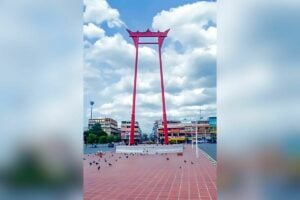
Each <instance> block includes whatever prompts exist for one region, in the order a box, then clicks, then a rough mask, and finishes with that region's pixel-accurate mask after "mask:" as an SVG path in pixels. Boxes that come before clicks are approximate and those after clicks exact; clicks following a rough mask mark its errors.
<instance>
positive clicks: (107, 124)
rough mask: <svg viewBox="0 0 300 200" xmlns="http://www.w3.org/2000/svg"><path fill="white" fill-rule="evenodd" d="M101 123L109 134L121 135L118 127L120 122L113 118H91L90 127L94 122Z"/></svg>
mask: <svg viewBox="0 0 300 200" xmlns="http://www.w3.org/2000/svg"><path fill="white" fill-rule="evenodd" d="M97 123H99V124H100V125H101V127H102V129H103V131H105V132H106V133H107V134H108V135H120V130H119V129H118V122H117V121H116V120H114V119H112V118H99V119H89V128H91V127H92V126H93V125H94V124H97Z"/></svg>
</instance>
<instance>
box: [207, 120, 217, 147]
mask: <svg viewBox="0 0 300 200" xmlns="http://www.w3.org/2000/svg"><path fill="white" fill-rule="evenodd" d="M208 123H209V127H210V128H209V133H210V136H211V141H212V142H217V117H209V118H208Z"/></svg>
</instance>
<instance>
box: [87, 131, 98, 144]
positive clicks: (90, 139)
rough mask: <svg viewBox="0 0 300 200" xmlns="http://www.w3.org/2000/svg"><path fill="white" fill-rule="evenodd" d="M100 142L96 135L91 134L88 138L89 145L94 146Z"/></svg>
mask: <svg viewBox="0 0 300 200" xmlns="http://www.w3.org/2000/svg"><path fill="white" fill-rule="evenodd" d="M97 142H98V137H97V135H95V134H92V133H90V134H89V135H88V137H87V143H89V144H94V143H97Z"/></svg>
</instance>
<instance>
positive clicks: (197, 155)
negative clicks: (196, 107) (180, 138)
mask: <svg viewBox="0 0 300 200" xmlns="http://www.w3.org/2000/svg"><path fill="white" fill-rule="evenodd" d="M196 157H197V158H198V157H199V154H198V122H197V117H196Z"/></svg>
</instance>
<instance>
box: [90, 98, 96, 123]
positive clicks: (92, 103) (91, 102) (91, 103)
mask: <svg viewBox="0 0 300 200" xmlns="http://www.w3.org/2000/svg"><path fill="white" fill-rule="evenodd" d="M94 104H95V103H94V102H93V101H90V105H91V119H93V105H94Z"/></svg>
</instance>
